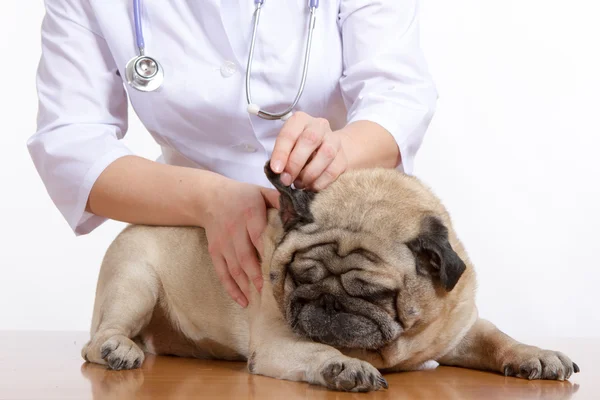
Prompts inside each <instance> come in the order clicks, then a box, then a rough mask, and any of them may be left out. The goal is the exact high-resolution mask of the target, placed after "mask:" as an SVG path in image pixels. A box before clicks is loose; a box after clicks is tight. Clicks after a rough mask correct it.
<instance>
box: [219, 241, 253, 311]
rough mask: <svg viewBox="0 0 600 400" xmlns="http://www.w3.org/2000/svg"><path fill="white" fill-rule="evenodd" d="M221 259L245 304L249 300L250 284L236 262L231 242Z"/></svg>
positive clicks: (236, 258) (235, 254)
mask: <svg viewBox="0 0 600 400" xmlns="http://www.w3.org/2000/svg"><path fill="white" fill-rule="evenodd" d="M223 257H224V258H225V262H226V263H227V270H228V271H229V275H231V277H232V278H233V280H234V281H235V283H236V284H237V286H238V287H239V288H240V290H241V291H242V293H243V294H244V298H245V300H246V302H248V301H249V300H250V284H249V282H248V276H246V273H245V272H244V270H243V269H242V267H241V266H240V263H239V261H238V257H237V253H236V250H235V247H234V243H233V240H229V241H228V245H227V247H225V249H224V251H223Z"/></svg>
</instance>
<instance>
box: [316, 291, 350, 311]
mask: <svg viewBox="0 0 600 400" xmlns="http://www.w3.org/2000/svg"><path fill="white" fill-rule="evenodd" d="M318 304H319V306H320V307H321V308H323V309H324V310H325V311H327V312H330V313H332V312H334V311H335V312H340V311H343V309H344V308H343V307H342V304H341V303H340V302H339V301H338V300H337V299H336V298H335V297H334V296H331V295H328V294H326V295H323V296H321V297H320V298H319V300H318Z"/></svg>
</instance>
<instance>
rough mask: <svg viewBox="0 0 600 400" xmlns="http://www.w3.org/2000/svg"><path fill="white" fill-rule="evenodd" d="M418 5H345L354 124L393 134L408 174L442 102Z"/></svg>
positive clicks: (357, 1) (399, 0)
mask: <svg viewBox="0 0 600 400" xmlns="http://www.w3.org/2000/svg"><path fill="white" fill-rule="evenodd" d="M418 10H419V7H418V0H373V1H365V0H342V1H341V3H340V15H339V24H340V30H341V34H342V42H343V68H344V72H343V74H342V77H341V79H340V87H341V90H342V95H343V98H344V102H345V104H346V107H347V109H348V123H351V122H354V121H359V120H367V121H372V122H375V123H377V124H379V125H381V126H382V127H383V128H385V129H386V130H388V131H389V132H390V133H391V134H392V136H393V137H394V139H395V140H396V143H397V144H398V147H399V150H400V154H401V158H402V162H401V165H400V166H399V169H400V170H403V171H404V172H406V173H407V174H412V173H413V164H414V158H415V156H416V153H417V151H418V150H419V148H420V146H421V143H422V141H423V137H424V135H425V132H426V130H427V128H428V126H429V124H430V122H431V120H432V118H433V115H434V112H435V108H436V102H437V98H438V94H437V90H436V87H435V84H434V82H433V80H432V78H431V76H430V74H429V71H428V67H427V64H426V61H425V58H424V55H423V52H422V50H421V48H420V43H419V23H418Z"/></svg>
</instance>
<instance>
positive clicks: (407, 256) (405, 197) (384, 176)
mask: <svg viewBox="0 0 600 400" xmlns="http://www.w3.org/2000/svg"><path fill="white" fill-rule="evenodd" d="M265 173H266V174H267V177H268V178H269V180H270V181H271V182H272V183H273V185H274V186H275V187H276V188H277V190H278V191H279V192H280V195H281V196H280V211H279V221H277V222H278V223H279V235H278V237H277V242H276V243H275V248H274V251H273V255H272V257H271V260H270V280H271V284H272V288H273V295H274V297H275V299H276V301H277V303H278V305H279V307H280V309H281V311H282V313H283V314H284V316H285V318H286V320H287V322H288V323H289V325H290V326H291V327H292V329H293V330H294V332H296V333H297V334H299V335H303V336H306V337H309V338H311V339H313V340H315V341H318V342H321V343H326V344H329V345H331V346H334V347H337V348H350V349H352V348H354V349H370V350H376V349H380V348H382V347H383V346H385V345H387V344H389V343H390V342H392V341H394V340H395V339H397V338H398V337H399V336H400V335H412V334H416V333H418V332H419V331H421V330H422V329H425V328H426V327H427V325H428V324H430V323H431V322H433V321H434V320H436V319H437V318H439V317H440V315H442V314H444V313H448V308H449V304H450V303H451V298H452V294H453V293H455V292H456V291H457V290H459V289H460V288H459V286H460V282H461V276H462V275H463V273H464V272H465V270H466V264H465V260H464V258H465V256H463V257H461V256H459V253H461V252H462V249H460V250H457V247H460V243H459V242H458V239H456V237H455V235H454V233H453V232H452V228H451V225H450V224H451V222H450V218H449V215H448V213H447V212H446V210H445V209H444V207H443V206H442V204H441V202H440V201H439V200H438V199H437V198H436V197H435V195H434V194H433V193H432V192H431V191H430V190H429V189H428V188H427V187H425V186H424V185H423V184H422V183H421V182H420V181H419V180H417V179H416V178H414V177H411V176H408V175H405V174H402V173H401V172H399V171H395V170H389V169H368V170H359V171H349V172H346V173H345V174H343V175H342V176H340V177H339V178H338V179H337V180H336V181H335V182H334V183H333V184H332V185H330V186H329V187H328V188H327V189H325V190H323V191H321V192H319V193H313V192H308V191H304V190H298V189H294V188H292V187H288V186H285V185H283V184H282V183H281V181H280V179H279V176H278V175H277V174H275V173H274V172H273V171H272V170H271V169H270V168H269V164H268V163H267V165H266V166H265ZM457 251H458V252H457Z"/></svg>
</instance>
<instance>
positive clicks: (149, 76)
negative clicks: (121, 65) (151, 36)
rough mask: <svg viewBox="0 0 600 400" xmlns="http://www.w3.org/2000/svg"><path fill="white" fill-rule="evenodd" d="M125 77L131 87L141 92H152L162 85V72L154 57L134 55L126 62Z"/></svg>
mask: <svg viewBox="0 0 600 400" xmlns="http://www.w3.org/2000/svg"><path fill="white" fill-rule="evenodd" d="M125 78H126V79H127V83H128V84H130V85H131V86H132V87H133V88H135V89H137V90H141V91H142V92H152V91H154V90H156V89H158V88H159V87H160V86H161V85H162V83H163V81H164V72H163V69H162V67H161V65H160V64H159V63H158V61H156V60H155V59H154V58H152V57H148V56H145V55H144V56H136V57H134V58H132V59H131V60H130V61H129V62H128V63H127V66H126V67H125Z"/></svg>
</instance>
